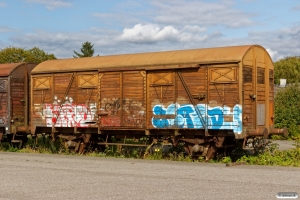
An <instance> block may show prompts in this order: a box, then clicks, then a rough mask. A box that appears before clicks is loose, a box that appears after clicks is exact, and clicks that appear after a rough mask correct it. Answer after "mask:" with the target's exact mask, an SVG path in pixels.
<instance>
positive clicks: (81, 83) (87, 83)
mask: <svg viewBox="0 0 300 200" xmlns="http://www.w3.org/2000/svg"><path fill="white" fill-rule="evenodd" d="M78 87H79V88H96V87H98V75H97V74H80V75H78Z"/></svg>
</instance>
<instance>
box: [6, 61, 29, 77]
mask: <svg viewBox="0 0 300 200" xmlns="http://www.w3.org/2000/svg"><path fill="white" fill-rule="evenodd" d="M23 64H25V63H7V64H0V76H9V75H10V74H11V73H12V72H13V71H14V69H16V68H17V67H19V66H20V65H23Z"/></svg>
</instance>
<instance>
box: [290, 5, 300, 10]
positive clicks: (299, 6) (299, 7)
mask: <svg viewBox="0 0 300 200" xmlns="http://www.w3.org/2000/svg"><path fill="white" fill-rule="evenodd" d="M291 10H300V4H299V5H297V6H294V7H292V9H291Z"/></svg>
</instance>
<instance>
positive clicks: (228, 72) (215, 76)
mask: <svg viewBox="0 0 300 200" xmlns="http://www.w3.org/2000/svg"><path fill="white" fill-rule="evenodd" d="M209 74H210V76H209V78H210V82H215V83H224V82H225V83H228V82H234V81H236V80H237V68H236V67H219V68H215V67H214V68H210V69H209Z"/></svg>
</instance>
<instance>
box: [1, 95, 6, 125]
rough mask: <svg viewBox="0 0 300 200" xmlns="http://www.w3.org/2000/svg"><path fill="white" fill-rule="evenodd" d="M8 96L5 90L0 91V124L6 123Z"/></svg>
mask: <svg viewBox="0 0 300 200" xmlns="http://www.w3.org/2000/svg"><path fill="white" fill-rule="evenodd" d="M7 115H8V96H7V92H0V126H5V125H7V124H8V120H7Z"/></svg>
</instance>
